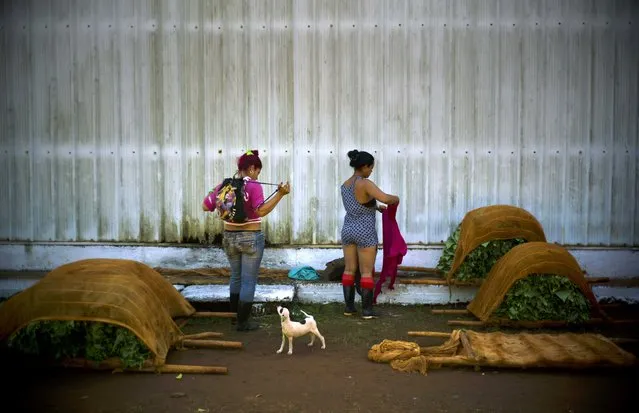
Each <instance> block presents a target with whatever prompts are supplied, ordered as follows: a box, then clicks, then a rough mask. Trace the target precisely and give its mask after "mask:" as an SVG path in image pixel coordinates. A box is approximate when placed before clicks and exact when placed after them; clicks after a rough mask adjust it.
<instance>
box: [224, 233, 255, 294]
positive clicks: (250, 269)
mask: <svg viewBox="0 0 639 413" xmlns="http://www.w3.org/2000/svg"><path fill="white" fill-rule="evenodd" d="M222 245H223V247H224V252H225V253H226V256H227V258H228V259H229V263H230V264H231V279H230V281H229V290H230V291H229V292H230V293H231V294H239V295H240V301H243V302H245V303H252V302H253V298H254V297H255V286H256V284H257V274H258V272H259V270H260V264H261V263H262V256H263V255H264V233H263V232H261V231H259V232H258V231H224V239H223V241H222Z"/></svg>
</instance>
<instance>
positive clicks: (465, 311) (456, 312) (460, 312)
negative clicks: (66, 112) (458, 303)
mask: <svg viewBox="0 0 639 413" xmlns="http://www.w3.org/2000/svg"><path fill="white" fill-rule="evenodd" d="M431 312H432V313H433V314H459V315H467V314H470V311H468V310H466V309H463V310H453V309H443V310H432V311H431Z"/></svg>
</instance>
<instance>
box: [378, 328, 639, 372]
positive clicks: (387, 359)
mask: <svg viewBox="0 0 639 413" xmlns="http://www.w3.org/2000/svg"><path fill="white" fill-rule="evenodd" d="M368 358H369V360H371V361H375V362H380V363H390V365H391V367H392V368H393V369H395V370H399V371H405V372H420V373H422V374H426V372H427V371H428V369H429V367H431V368H432V367H439V366H443V365H466V366H487V367H511V368H512V367H519V368H530V367H561V368H587V367H603V366H618V367H622V366H632V365H634V364H636V362H637V360H636V357H635V356H634V355H633V354H631V353H628V352H627V351H625V350H623V349H621V348H620V347H619V346H617V345H616V344H615V343H613V342H612V341H610V340H609V339H607V338H606V337H604V336H602V335H599V334H575V333H563V334H530V333H519V334H505V333H501V332H494V333H478V332H475V331H469V330H454V331H453V332H452V333H451V337H450V338H449V339H448V341H447V342H446V343H444V344H442V345H440V346H432V347H419V345H418V344H417V343H414V342H406V341H393V340H383V341H382V342H381V343H379V344H375V345H373V346H372V347H371V349H370V350H369V352H368Z"/></svg>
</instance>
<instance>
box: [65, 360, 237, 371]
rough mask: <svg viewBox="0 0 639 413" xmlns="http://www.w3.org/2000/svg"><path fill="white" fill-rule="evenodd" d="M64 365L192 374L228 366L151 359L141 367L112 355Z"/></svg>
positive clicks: (74, 361) (66, 361) (73, 361)
mask: <svg viewBox="0 0 639 413" xmlns="http://www.w3.org/2000/svg"><path fill="white" fill-rule="evenodd" d="M60 365H62V366H63V367H74V368H84V369H91V370H117V371H123V372H124V371H126V372H132V373H190V374H227V373H228V369H227V368H226V367H218V366H190V365H181V364H163V365H160V366H154V365H153V364H152V363H151V362H150V361H149V360H147V361H145V362H144V364H143V365H142V367H141V368H136V367H124V366H123V365H122V361H121V360H120V359H119V358H117V357H111V358H108V359H106V360H103V361H101V362H100V363H96V362H93V361H89V360H87V359H82V358H72V359H66V360H64V361H62V363H60Z"/></svg>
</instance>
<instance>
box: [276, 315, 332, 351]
mask: <svg viewBox="0 0 639 413" xmlns="http://www.w3.org/2000/svg"><path fill="white" fill-rule="evenodd" d="M302 312H303V313H304V311H302ZM277 313H278V314H279V315H280V320H281V321H282V345H281V346H280V349H279V350H277V354H280V353H281V352H282V350H284V343H285V341H286V338H287V337H288V354H289V355H291V354H293V339H294V338H297V337H302V336H305V335H306V334H311V342H310V343H308V346H309V347H310V346H312V345H313V343H314V342H315V336H317V337H318V338H319V339H320V340H321V341H322V349H325V348H326V342H325V341H324V337H322V335H321V334H320V332H319V330H318V329H317V322H316V321H315V319H314V318H313V316H312V315H310V314H306V313H304V315H305V316H306V319H305V322H304V324H302V323H298V322H297V321H291V317H290V314H289V312H288V309H287V308H286V307H282V306H279V305H278V306H277Z"/></svg>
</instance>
